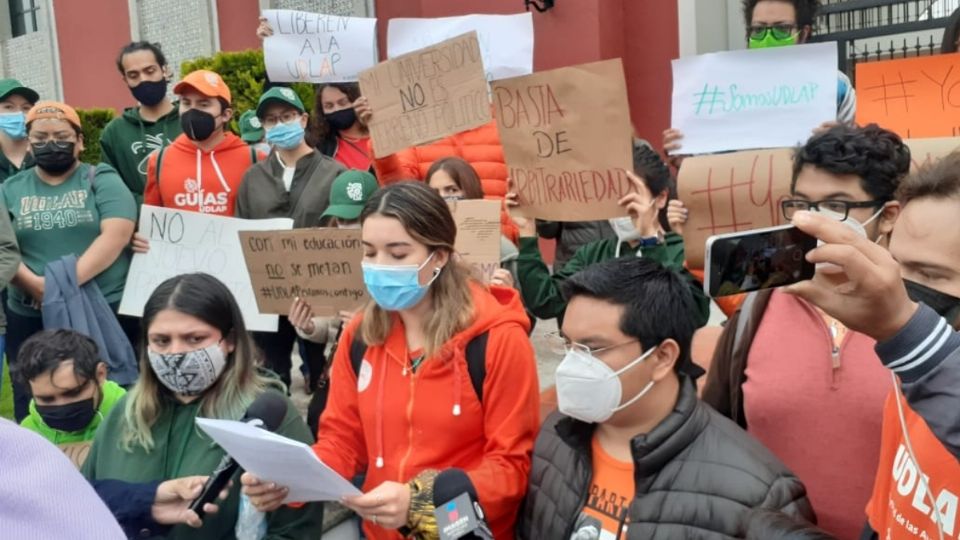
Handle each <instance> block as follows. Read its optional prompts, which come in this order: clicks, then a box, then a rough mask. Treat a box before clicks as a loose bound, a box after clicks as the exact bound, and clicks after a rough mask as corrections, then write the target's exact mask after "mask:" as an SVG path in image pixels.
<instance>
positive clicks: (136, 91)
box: [130, 79, 167, 107]
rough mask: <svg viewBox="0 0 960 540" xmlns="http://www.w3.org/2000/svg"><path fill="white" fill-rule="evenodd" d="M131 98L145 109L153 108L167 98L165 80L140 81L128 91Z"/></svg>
mask: <svg viewBox="0 0 960 540" xmlns="http://www.w3.org/2000/svg"><path fill="white" fill-rule="evenodd" d="M130 93H131V94H133V98H134V99H136V100H137V101H139V102H140V103H141V104H143V105H146V106H147V107H153V106H154V105H156V104H157V103H160V102H161V101H163V98H165V97H166V96H167V80H166V79H162V80H159V81H142V82H141V83H140V84H138V85H136V86H134V87H133V88H131V89H130Z"/></svg>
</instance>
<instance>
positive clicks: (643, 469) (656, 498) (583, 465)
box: [517, 376, 815, 540]
mask: <svg viewBox="0 0 960 540" xmlns="http://www.w3.org/2000/svg"><path fill="white" fill-rule="evenodd" d="M680 387H681V389H680V395H679V397H678V399H677V404H676V405H675V407H674V410H673V412H672V413H671V414H670V415H669V416H668V417H667V418H666V419H665V420H664V421H663V422H661V423H660V425H658V426H657V427H656V428H654V429H653V431H651V432H650V433H648V434H646V435H639V436H637V437H636V438H634V439H633V441H632V442H631V446H632V450H633V461H634V481H635V484H636V492H635V494H634V497H633V500H632V501H630V502H629V507H628V509H627V511H626V523H627V524H626V525H625V527H626V537H627V538H630V539H631V540H632V539H644V540H668V539H669V540H675V539H678V538H682V539H718V540H719V539H728V538H743V537H744V535H745V525H746V524H745V520H746V517H747V514H748V513H749V512H750V510H752V509H754V508H762V509H770V510H776V511H781V512H784V513H786V514H789V515H792V516H795V517H798V518H801V519H805V520H808V521H813V520H815V517H814V514H813V509H812V508H811V507H810V502H809V501H808V500H807V496H806V490H805V489H804V487H803V484H801V483H800V480H798V479H797V478H796V477H795V476H794V475H793V474H792V473H791V472H790V471H789V470H787V468H786V467H785V466H784V465H783V464H782V463H780V461H778V460H777V458H776V457H774V456H773V454H771V453H770V452H769V451H768V450H767V449H766V448H764V447H763V446H762V445H761V444H760V443H759V442H758V441H756V440H755V439H753V438H752V437H750V436H749V435H747V433H746V432H745V431H743V430H742V429H740V428H739V427H737V425H736V424H734V423H733V422H731V421H730V420H728V419H726V418H724V417H722V416H720V415H719V414H718V413H717V412H715V411H714V410H713V409H711V408H710V407H709V406H707V405H705V404H704V403H703V402H701V401H700V400H699V399H698V398H697V394H696V388H695V386H694V383H693V381H692V380H691V379H690V378H689V377H686V376H683V379H682V380H681V384H680ZM594 428H595V425H593V424H585V423H583V422H579V421H576V420H573V419H571V418H568V417H565V416H563V415H561V414H559V413H554V414H553V415H552V416H551V417H550V418H548V419H547V421H546V423H545V424H544V425H543V427H542V428H541V429H540V435H539V436H538V437H537V443H536V446H535V447H534V450H533V466H532V469H531V472H530V489H529V491H528V492H527V498H526V500H525V501H524V507H523V509H522V510H521V513H520V518H519V522H518V526H517V533H518V538H519V539H521V540H536V539H543V540H568V539H570V538H571V535H572V534H573V533H574V530H575V529H576V527H577V521H578V518H579V517H580V514H581V511H582V510H583V507H584V504H585V503H586V500H587V497H588V495H589V492H590V483H591V476H592V465H591V451H590V448H591V439H592V437H593V432H594Z"/></svg>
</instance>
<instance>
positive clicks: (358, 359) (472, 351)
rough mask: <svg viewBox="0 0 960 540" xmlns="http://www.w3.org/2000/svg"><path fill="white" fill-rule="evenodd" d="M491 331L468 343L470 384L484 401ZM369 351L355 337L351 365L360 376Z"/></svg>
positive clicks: (351, 348)
mask: <svg viewBox="0 0 960 540" xmlns="http://www.w3.org/2000/svg"><path fill="white" fill-rule="evenodd" d="M489 337H490V333H489V332H484V333H482V334H480V335H479V336H477V337H475V338H473V339H471V340H470V342H469V343H467V350H466V356H467V372H468V373H469V374H470V384H471V385H472V386H473V391H474V392H475V393H476V394H477V401H479V402H480V403H481V404H482V403H483V381H484V380H485V379H486V378H487V339H488V338H489ZM366 353H367V345H366V343H364V342H363V340H362V339H360V338H359V337H354V338H353V342H352V343H351V344H350V365H351V366H352V367H353V373H354V374H355V375H357V376H358V377H359V376H360V365H361V364H362V363H363V355H364V354H366Z"/></svg>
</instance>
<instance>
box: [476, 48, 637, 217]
mask: <svg viewBox="0 0 960 540" xmlns="http://www.w3.org/2000/svg"><path fill="white" fill-rule="evenodd" d="M492 90H493V102H494V108H495V110H496V116H497V127H498V129H499V130H500V141H501V142H502V143H503V153H504V155H505V156H506V159H507V168H508V170H509V176H510V178H511V179H512V180H513V182H514V183H515V185H516V189H517V195H518V202H519V204H520V206H519V207H518V208H517V209H516V211H517V213H518V214H520V215H524V216H527V217H537V218H542V219H548V220H554V221H589V220H595V219H607V218H612V217H617V216H622V215H624V214H625V211H624V210H623V208H621V207H620V206H619V205H617V201H618V200H619V199H620V198H621V197H623V196H624V195H626V194H627V193H629V192H630V191H632V190H633V184H632V183H631V181H630V179H629V178H628V177H627V175H626V172H625V171H626V170H632V168H633V156H632V153H631V151H632V142H631V135H632V132H633V128H632V127H631V125H630V114H629V111H630V107H629V105H628V103H627V85H626V81H625V79H624V75H623V66H622V64H621V62H620V59H619V58H617V59H615V60H605V61H603V62H595V63H592V64H584V65H580V66H572V67H565V68H560V69H554V70H551V71H544V72H540V73H534V74H533V75H527V76H524V77H516V78H513V79H505V80H502V81H496V82H494V83H493V85H492Z"/></svg>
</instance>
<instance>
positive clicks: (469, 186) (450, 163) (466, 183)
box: [424, 157, 483, 199]
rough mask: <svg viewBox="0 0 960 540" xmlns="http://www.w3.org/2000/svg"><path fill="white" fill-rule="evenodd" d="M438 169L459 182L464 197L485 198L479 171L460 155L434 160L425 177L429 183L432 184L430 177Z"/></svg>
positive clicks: (458, 185)
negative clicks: (459, 156)
mask: <svg viewBox="0 0 960 540" xmlns="http://www.w3.org/2000/svg"><path fill="white" fill-rule="evenodd" d="M437 171H443V172H445V173H447V174H448V175H450V178H451V179H452V180H453V182H454V183H455V184H457V187H459V188H460V191H463V198H464V199H482V198H483V186H482V185H481V184H480V176H478V175H477V171H476V170H474V168H473V167H472V166H471V165H470V164H469V163H467V162H466V161H464V160H462V159H460V158H458V157H445V158H443V159H438V160H437V161H434V162H433V165H430V169H428V170H427V175H426V176H425V177H424V178H425V179H426V182H427V184H430V178H431V177H432V176H433V173H435V172H437Z"/></svg>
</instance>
